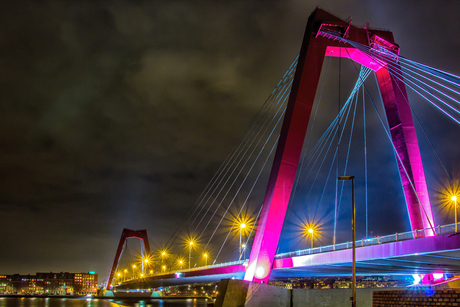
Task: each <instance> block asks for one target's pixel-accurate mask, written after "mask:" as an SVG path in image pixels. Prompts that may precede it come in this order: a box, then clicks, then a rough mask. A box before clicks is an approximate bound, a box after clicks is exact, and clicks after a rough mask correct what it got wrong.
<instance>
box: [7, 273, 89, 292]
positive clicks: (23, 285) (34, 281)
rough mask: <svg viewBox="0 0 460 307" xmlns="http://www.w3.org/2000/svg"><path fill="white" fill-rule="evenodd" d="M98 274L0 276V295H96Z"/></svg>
mask: <svg viewBox="0 0 460 307" xmlns="http://www.w3.org/2000/svg"><path fill="white" fill-rule="evenodd" d="M96 287H97V274H94V273H93V272H91V273H69V272H60V273H53V272H49V273H36V275H30V274H29V275H20V274H14V275H0V294H10V293H15V294H16V293H17V294H30V295H41V294H45V295H88V294H96V291H97V289H96Z"/></svg>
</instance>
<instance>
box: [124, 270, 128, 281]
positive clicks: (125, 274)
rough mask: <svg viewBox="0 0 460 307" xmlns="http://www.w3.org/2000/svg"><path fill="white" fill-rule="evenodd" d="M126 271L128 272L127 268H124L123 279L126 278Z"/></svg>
mask: <svg viewBox="0 0 460 307" xmlns="http://www.w3.org/2000/svg"><path fill="white" fill-rule="evenodd" d="M126 273H128V270H127V269H125V270H124V271H123V281H125V280H126Z"/></svg>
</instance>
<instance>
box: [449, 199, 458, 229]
mask: <svg viewBox="0 0 460 307" xmlns="http://www.w3.org/2000/svg"><path fill="white" fill-rule="evenodd" d="M450 199H451V200H453V201H454V203H455V206H454V209H455V232H457V196H456V195H454V196H452V197H451V198H450Z"/></svg>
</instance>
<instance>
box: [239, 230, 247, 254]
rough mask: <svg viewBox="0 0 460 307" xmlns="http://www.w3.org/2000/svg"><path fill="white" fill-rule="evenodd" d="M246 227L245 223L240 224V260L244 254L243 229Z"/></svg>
mask: <svg viewBox="0 0 460 307" xmlns="http://www.w3.org/2000/svg"><path fill="white" fill-rule="evenodd" d="M244 228H246V224H245V223H241V224H240V257H239V259H238V260H241V255H242V254H243V245H242V244H241V233H242V232H243V229H244Z"/></svg>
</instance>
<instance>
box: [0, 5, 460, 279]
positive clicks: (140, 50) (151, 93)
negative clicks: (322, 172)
mask: <svg viewBox="0 0 460 307" xmlns="http://www.w3.org/2000/svg"><path fill="white" fill-rule="evenodd" d="M316 5H320V6H321V7H323V8H324V9H326V10H328V11H330V12H331V13H333V14H336V15H337V16H339V17H341V18H343V19H345V18H346V17H347V16H353V23H354V24H356V25H364V24H365V23H366V22H369V24H370V26H371V27H377V28H386V29H390V30H391V31H392V32H393V33H394V36H395V40H396V41H397V42H398V43H399V45H400V47H401V54H402V55H404V56H406V57H408V58H410V59H413V60H416V61H419V62H421V63H424V64H427V65H430V66H434V67H437V68H440V69H443V70H446V71H449V72H452V73H454V74H457V75H460V61H459V60H458V50H459V49H460V39H459V35H458V32H459V30H460V19H459V18H458V13H459V12H460V2H458V1H453V0H451V1H432V0H430V1H415V0H414V1H322V2H313V1H295V0H289V1H233V0H228V1H195V0H193V1H190V0H183V1H12V0H11V1H9V0H6V1H1V3H0V76H1V82H0V101H1V102H0V146H1V147H0V148H1V149H0V234H1V245H0V246H1V248H0V273H3V274H13V273H21V274H26V273H35V272H37V271H39V272H43V271H45V272H46V271H58V272H59V271H70V272H76V271H90V270H94V271H96V272H97V273H99V274H100V279H101V280H102V279H103V278H105V277H106V275H107V274H108V272H109V269H110V265H111V262H112V261H113V257H114V254H115V250H116V247H117V244H118V240H119V238H120V235H121V231H122V229H123V228H130V229H147V231H148V233H149V236H150V239H151V240H152V241H153V242H154V244H156V245H158V246H161V245H163V244H165V243H166V241H167V240H168V239H169V238H170V236H171V234H172V233H173V231H174V229H175V228H176V226H177V225H178V224H180V223H183V222H184V221H185V219H186V218H187V216H186V212H188V210H189V208H190V207H191V206H192V205H193V204H194V202H195V200H196V199H197V198H198V196H199V195H200V193H201V191H202V190H203V189H204V188H205V186H206V184H207V183H208V182H209V180H210V179H211V178H212V176H213V174H214V173H215V172H216V171H217V169H218V168H219V166H220V165H221V163H222V161H223V160H224V159H225V157H226V156H227V154H228V153H229V152H230V150H231V149H232V148H233V146H234V145H235V144H236V142H237V140H238V139H239V138H240V136H241V135H242V133H243V131H244V129H245V128H246V127H247V125H248V124H249V122H250V120H251V119H252V118H253V117H254V115H255V114H256V112H257V111H258V109H259V108H260V107H261V106H262V104H263V102H264V101H265V99H266V97H267V96H268V95H269V94H270V92H271V91H272V89H273V88H274V86H275V85H276V84H277V83H278V81H279V79H280V78H281V77H282V75H283V74H284V72H285V71H286V69H287V68H288V67H289V65H290V64H291V62H292V61H293V59H294V58H295V57H296V55H297V54H298V52H299V50H300V45H301V41H302V37H303V32H304V30H305V25H306V22H307V18H308V16H309V15H310V13H311V12H312V11H313V10H314V8H315V7H316ZM353 78H355V77H353ZM420 112H421V114H422V116H423V114H429V111H420ZM424 112H425V113H424ZM432 125H433V127H435V128H437V130H436V131H435V133H437V134H438V135H439V136H441V135H443V134H446V135H447V136H448V137H449V139H448V140H446V142H438V146H439V148H438V149H439V150H440V151H441V152H442V153H443V159H444V160H445V161H446V165H447V166H448V168H449V169H451V170H452V172H453V173H452V174H453V175H455V174H457V175H458V174H459V173H460V172H459V171H460V165H459V163H458V162H459V161H458V159H457V156H458V153H459V150H458V149H459V146H458V145H457V146H455V145H453V144H452V143H451V142H450V141H455V140H457V142H458V138H456V137H455V136H456V135H458V132H459V131H458V129H457V130H456V131H455V130H453V129H454V128H458V127H455V126H453V125H452V126H448V128H439V127H437V125H436V124H432ZM423 146H425V145H422V144H421V147H423ZM423 148H424V147H423ZM395 171H396V167H395ZM435 177H436V175H435V174H434V175H430V174H427V179H428V181H429V184H431V183H432V186H430V187H429V188H430V193H432V192H434V191H435V190H436V189H438V188H439V186H438V185H439V184H442V180H441V179H438V178H435ZM396 179H397V178H396ZM397 184H399V182H397ZM391 189H392V188H390V190H391ZM401 193H402V192H401ZM262 194H263V192H262ZM399 195H400V196H399V197H401V195H402V194H399ZM432 198H433V196H432ZM404 210H405V209H403V211H404ZM435 212H436V209H435ZM438 215H439V217H438V218H439V219H443V220H442V222H444V221H448V222H449V221H450V222H452V221H451V220H449V219H448V217H446V216H445V215H440V214H437V213H436V216H438ZM390 216H392V213H390V212H387V211H384V212H383V213H382V214H381V215H380V216H379V220H380V221H385V219H389V218H390ZM394 223H399V224H397V225H391V224H392V223H384V222H383V223H381V226H380V228H379V229H380V230H379V231H380V233H381V234H389V233H393V232H395V231H407V230H409V229H408V223H407V216H403V217H402V218H401V219H400V221H399V220H397V221H396V222H394ZM440 223H441V222H440ZM387 229H388V231H386V230H387ZM152 245H153V243H152ZM302 247H304V246H302ZM222 260H223V261H224V260H226V259H222Z"/></svg>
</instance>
